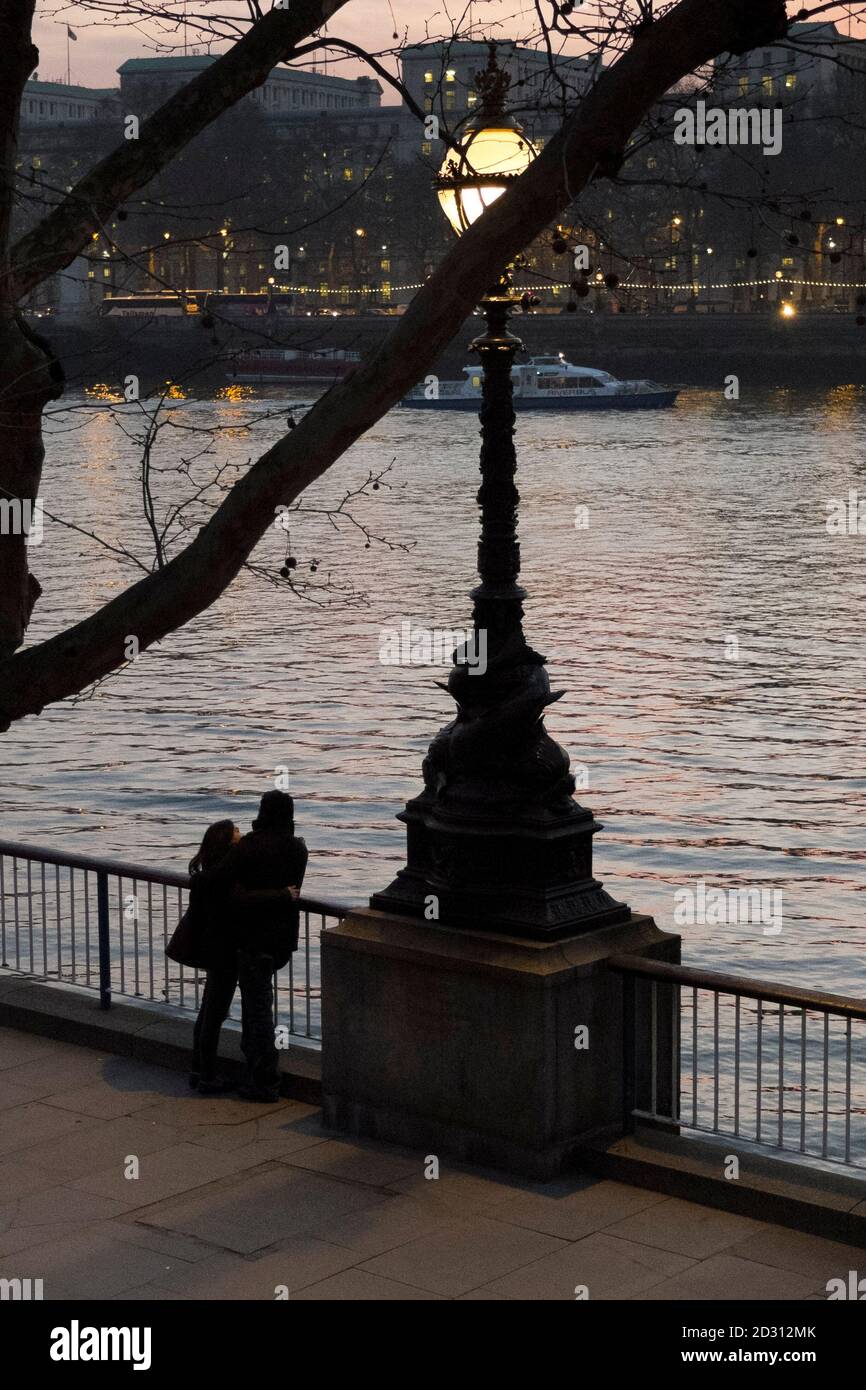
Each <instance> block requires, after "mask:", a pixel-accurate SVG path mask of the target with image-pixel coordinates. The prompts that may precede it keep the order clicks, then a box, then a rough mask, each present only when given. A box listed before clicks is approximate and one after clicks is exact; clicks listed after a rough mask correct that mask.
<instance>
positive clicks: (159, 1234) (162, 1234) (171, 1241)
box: [97, 1216, 216, 1263]
mask: <svg viewBox="0 0 866 1390" xmlns="http://www.w3.org/2000/svg"><path fill="white" fill-rule="evenodd" d="M97 1229H99V1230H104V1231H105V1232H106V1233H107V1234H108V1235H109V1236H111V1238H112V1239H113V1240H124V1241H127V1242H128V1243H129V1244H130V1245H141V1246H142V1247H143V1248H144V1249H145V1250H155V1251H157V1253H158V1254H160V1255H175V1256H177V1258H178V1259H179V1260H186V1261H188V1262H189V1263H195V1261H196V1260H206V1259H208V1257H209V1256H211V1255H213V1254H215V1253H216V1251H215V1249H214V1247H213V1246H212V1245H207V1244H206V1243H205V1242H204V1241H202V1240H195V1239H194V1238H193V1237H192V1236H182V1235H178V1233H177V1232H176V1231H162V1230H160V1229H159V1228H158V1227H155V1226H145V1225H143V1224H141V1223H140V1222H138V1221H136V1220H135V1218H134V1216H121V1217H117V1218H115V1219H114V1220H112V1221H108V1222H105V1224H104V1226H102V1227H99V1228H97Z"/></svg>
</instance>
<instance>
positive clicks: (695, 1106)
mask: <svg viewBox="0 0 866 1390" xmlns="http://www.w3.org/2000/svg"><path fill="white" fill-rule="evenodd" d="M697 1124H698V987H697V985H695V986H694V987H693V988H692V1126H693V1127H694V1128H695V1129H696V1128H697Z"/></svg>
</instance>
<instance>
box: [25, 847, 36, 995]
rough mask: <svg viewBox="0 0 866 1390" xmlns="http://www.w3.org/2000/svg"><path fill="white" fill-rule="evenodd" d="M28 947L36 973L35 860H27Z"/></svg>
mask: <svg viewBox="0 0 866 1390" xmlns="http://www.w3.org/2000/svg"><path fill="white" fill-rule="evenodd" d="M27 949H28V950H29V952H30V969H31V971H33V973H34V974H35V969H34V967H35V964H36V962H35V961H34V959H33V861H32V860H30V859H28V860H27Z"/></svg>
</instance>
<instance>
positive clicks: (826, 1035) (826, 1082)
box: [821, 1010, 830, 1158]
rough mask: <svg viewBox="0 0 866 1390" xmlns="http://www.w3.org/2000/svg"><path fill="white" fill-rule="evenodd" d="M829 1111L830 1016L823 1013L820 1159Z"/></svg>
mask: <svg viewBox="0 0 866 1390" xmlns="http://www.w3.org/2000/svg"><path fill="white" fill-rule="evenodd" d="M829 1110H830V1015H829V1013H827V1012H826V1010H825V1012H824V1131H823V1139H822V1142H821V1157H822V1158H826V1157H827V1128H828V1124H829Z"/></svg>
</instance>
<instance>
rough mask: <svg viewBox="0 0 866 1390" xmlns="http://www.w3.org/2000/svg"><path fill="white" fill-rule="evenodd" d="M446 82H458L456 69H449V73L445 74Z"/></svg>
mask: <svg viewBox="0 0 866 1390" xmlns="http://www.w3.org/2000/svg"><path fill="white" fill-rule="evenodd" d="M445 81H446V82H456V81H457V72H456V70H455V69H454V68H448V70H447V72H446V73H445Z"/></svg>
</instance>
